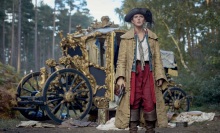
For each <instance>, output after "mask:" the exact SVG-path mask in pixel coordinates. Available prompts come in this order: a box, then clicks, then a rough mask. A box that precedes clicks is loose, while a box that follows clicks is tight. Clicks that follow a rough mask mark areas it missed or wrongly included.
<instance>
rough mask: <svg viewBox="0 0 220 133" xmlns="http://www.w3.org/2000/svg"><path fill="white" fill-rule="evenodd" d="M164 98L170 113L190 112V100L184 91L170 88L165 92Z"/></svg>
mask: <svg viewBox="0 0 220 133" xmlns="http://www.w3.org/2000/svg"><path fill="white" fill-rule="evenodd" d="M163 98H164V101H165V106H166V107H167V111H168V112H178V113H180V112H186V111H189V98H187V96H186V93H185V92H184V91H183V90H182V89H180V88H170V89H168V90H166V91H165V92H164V94H163Z"/></svg>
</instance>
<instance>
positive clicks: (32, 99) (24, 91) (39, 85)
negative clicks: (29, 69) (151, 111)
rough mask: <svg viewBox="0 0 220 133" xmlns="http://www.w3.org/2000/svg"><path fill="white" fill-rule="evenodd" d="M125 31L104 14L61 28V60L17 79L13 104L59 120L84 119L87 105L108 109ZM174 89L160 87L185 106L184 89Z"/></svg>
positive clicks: (31, 114)
mask: <svg viewBox="0 0 220 133" xmlns="http://www.w3.org/2000/svg"><path fill="white" fill-rule="evenodd" d="M124 33H125V31H124V30H121V29H119V28H118V25H116V24H114V23H113V22H110V21H109V18H108V17H107V16H104V17H103V18H102V22H94V23H93V24H92V25H91V27H89V28H88V29H82V28H81V26H77V31H76V32H75V33H73V34H68V35H67V36H66V37H64V36H63V35H62V33H60V37H61V42H60V48H61V50H62V57H60V58H59V61H55V60H54V59H48V60H47V61H46V67H43V68H41V69H40V71H39V72H33V73H30V74H28V75H26V76H25V77H24V78H23V79H22V80H21V81H20V83H19V85H18V87H17V101H18V107H15V108H14V109H17V110H19V111H20V113H21V114H22V115H23V116H24V117H26V118H28V119H31V120H47V119H52V120H53V121H55V122H57V123H61V122H63V121H64V120H67V119H69V118H72V119H83V118H84V117H85V116H86V115H87V114H88V113H89V112H90V111H91V110H97V109H107V108H109V102H110V101H114V74H115V66H116V62H117V55H118V48H119V44H120V36H121V35H122V34H124ZM171 69H173V68H171ZM170 83H171V82H170ZM172 86H173V87H172ZM173 88H174V89H173ZM176 88H177V87H176V86H175V85H170V86H169V88H168V89H167V91H165V92H164V94H165V95H164V99H165V103H166V105H167V106H168V107H170V109H172V110H179V109H182V110H184V111H188V110H189V108H188V107H189V101H188V98H187V96H186V93H185V92H184V91H183V90H182V89H180V88H178V89H176ZM176 104H177V105H178V106H176ZM181 105H184V107H182V106H181Z"/></svg>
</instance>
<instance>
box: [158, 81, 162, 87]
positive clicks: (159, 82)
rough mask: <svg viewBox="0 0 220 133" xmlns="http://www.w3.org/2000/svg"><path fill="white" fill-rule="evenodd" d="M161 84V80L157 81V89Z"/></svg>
mask: <svg viewBox="0 0 220 133" xmlns="http://www.w3.org/2000/svg"><path fill="white" fill-rule="evenodd" d="M162 84H163V79H159V80H157V86H158V87H161V86H162Z"/></svg>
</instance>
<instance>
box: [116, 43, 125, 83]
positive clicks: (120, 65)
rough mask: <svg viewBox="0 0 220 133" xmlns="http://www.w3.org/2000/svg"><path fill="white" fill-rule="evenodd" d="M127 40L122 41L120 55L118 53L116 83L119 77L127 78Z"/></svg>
mask: <svg viewBox="0 0 220 133" xmlns="http://www.w3.org/2000/svg"><path fill="white" fill-rule="evenodd" d="M126 52H127V50H126V40H124V39H122V40H121V43H120V47H119V53H118V60H117V68H116V74H115V81H117V79H118V78H119V77H124V78H125V77H126V75H125V70H126V62H127V58H126Z"/></svg>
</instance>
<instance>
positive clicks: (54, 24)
mask: <svg viewBox="0 0 220 133" xmlns="http://www.w3.org/2000/svg"><path fill="white" fill-rule="evenodd" d="M53 13H54V14H53V36H52V37H53V43H52V45H53V46H52V58H54V47H55V36H54V34H55V28H56V22H55V21H56V2H55V3H54V9H53Z"/></svg>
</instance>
